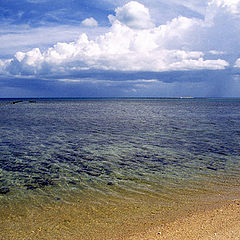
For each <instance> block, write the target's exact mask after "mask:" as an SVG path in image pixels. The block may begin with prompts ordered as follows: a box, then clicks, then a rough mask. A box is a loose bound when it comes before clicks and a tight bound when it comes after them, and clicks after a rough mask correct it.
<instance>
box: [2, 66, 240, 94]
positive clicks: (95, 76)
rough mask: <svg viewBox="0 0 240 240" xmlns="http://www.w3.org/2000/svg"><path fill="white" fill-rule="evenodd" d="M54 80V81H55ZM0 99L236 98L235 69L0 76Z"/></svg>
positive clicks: (239, 87) (238, 88) (239, 89)
mask: <svg viewBox="0 0 240 240" xmlns="http://www.w3.org/2000/svg"><path fill="white" fill-rule="evenodd" d="M56 79H57V80H56ZM0 89H1V92H0V97H2V98H3V97H129V96H133V97H135V96H138V97H181V96H192V97H237V96H240V81H239V73H238V72H237V71H236V70H232V69H227V70H217V71H213V70H211V71H210V70H201V71H200V70H199V71H175V72H162V73H159V72H111V71H82V72H80V73H79V72H78V73H75V74H71V76H67V75H64V76H62V75H61V76H56V75H55V76H51V77H50V76H49V77H48V78H47V79H41V77H39V78H34V79H33V78H6V77H0Z"/></svg>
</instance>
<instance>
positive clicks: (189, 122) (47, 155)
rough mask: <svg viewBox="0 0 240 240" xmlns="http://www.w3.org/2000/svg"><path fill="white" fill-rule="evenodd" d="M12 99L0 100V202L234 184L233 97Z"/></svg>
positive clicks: (236, 137)
mask: <svg viewBox="0 0 240 240" xmlns="http://www.w3.org/2000/svg"><path fill="white" fill-rule="evenodd" d="M14 101H16V100H13V99H11V100H2V101H0V196H1V198H0V199H1V202H0V203H1V204H2V205H4V204H6V202H7V201H21V199H25V198H26V197H27V196H35V198H36V197H38V198H45V197H46V199H48V200H49V201H58V200H61V199H63V198H64V197H65V196H69V195H71V194H78V195H81V194H83V195H84V194H86V193H89V192H100V193H102V194H104V195H105V196H107V195H109V196H115V197H116V198H124V197H125V196H126V193H127V192H129V193H138V194H144V195H148V194H149V195H154V196H157V197H159V198H160V199H163V200H164V199H165V200H167V201H173V200H174V199H176V197H178V196H179V198H180V197H181V195H182V194H183V192H184V194H186V192H187V193H188V194H190V195H191V194H194V193H195V192H204V191H212V192H214V189H216V188H215V187H214V186H216V185H218V186H220V187H221V186H228V185H229V186H232V184H233V183H235V184H236V187H238V186H239V185H238V184H239V173H240V127H239V126H240V111H239V109H240V101H239V100H224V99H221V100H213V99H211V100H206V99H205V100H203V99H202V100H193V99H189V100H185V99H184V100H166V99H165V100H156V99H155V100H143V99H132V100H123V99H114V100H111V99H107V100H106V99H98V100H97V99H95V100H94V99H92V100H87V99H84V100H83V99H81V100H80V99H78V100H76V99H75V100H74V99H68V100H66V99H58V100H53V99H48V100H46V99H45V100H39V99H36V101H35V100H34V101H31V102H29V101H28V100H24V101H23V102H16V103H15V104H11V103H13V102H14ZM206 183H207V184H206Z"/></svg>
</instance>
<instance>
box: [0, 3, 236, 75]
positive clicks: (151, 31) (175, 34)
mask: <svg viewBox="0 0 240 240" xmlns="http://www.w3.org/2000/svg"><path fill="white" fill-rule="evenodd" d="M218 1H220V0H214V1H212V2H211V3H210V4H209V7H208V11H207V15H206V19H204V20H202V19H196V18H187V17H183V16H179V17H177V18H174V19H172V20H171V21H169V22H167V23H166V24H163V25H160V26H157V27H155V26H154V25H153V23H152V21H151V17H150V14H149V10H148V9H147V8H146V7H145V6H144V5H142V4H140V3H138V2H135V1H131V2H129V3H127V4H126V5H124V6H123V7H119V8H117V9H116V11H115V12H116V14H115V16H110V17H109V18H110V20H111V23H112V26H111V28H110V29H109V31H108V32H107V33H105V34H101V35H99V36H97V37H96V38H95V39H94V40H90V39H89V38H88V36H87V35H86V34H81V36H80V37H79V39H78V40H77V41H72V42H70V43H65V42H62V43H61V42H58V43H57V44H55V45H54V46H53V47H50V48H48V49H47V50H45V51H40V49H37V48H34V49H33V50H31V51H27V52H17V53H16V54H15V57H14V58H13V59H12V60H11V61H10V62H9V61H8V62H2V63H1V64H0V65H1V66H2V67H1V68H2V69H5V71H8V72H10V73H11V74H18V75H20V74H22V75H24V74H26V75H29V74H30V75H31V74H39V75H41V74H42V75H43V74H52V73H64V74H71V73H72V72H74V73H75V72H78V71H82V70H89V69H100V70H115V71H172V70H197V69H213V70H218V69H224V68H226V67H228V66H229V64H228V62H227V61H226V60H224V59H220V58H217V56H216V55H218V54H217V53H219V54H220V53H221V52H227V51H228V50H229V49H230V46H229V42H231V43H232V41H233V40H232V39H230V40H229V38H228V37H229V35H230V36H235V35H240V34H239V33H240V31H237V28H234V31H235V30H236V32H234V31H233V30H232V28H231V27H232V25H231V24H232V23H234V24H235V23H236V19H235V18H234V17H232V16H233V15H235V14H236V13H235V12H236V11H235V10H234V11H229V10H226V9H225V8H226V6H225V5H224V4H218ZM221 2H223V1H221ZM234 4H235V3H233V5H232V6H235V5H234ZM213 5H214V6H216V7H217V9H214V10H212V6H213ZM229 6H230V5H227V7H229ZM227 9H228V8H227ZM234 9H235V8H234ZM219 12H221V13H222V12H224V14H225V15H224V16H229V18H228V19H230V20H229V22H227V21H226V22H225V23H226V25H224V26H221V25H222V24H223V23H224V20H225V19H222V18H220V17H219ZM209 16H211V18H210V17H209ZM216 16H218V17H216ZM209 19H210V20H211V21H210V20H209ZM232 19H233V20H232ZM220 20H221V21H220ZM230 25H231V26H230ZM234 26H236V24H235V25H234ZM222 28H223V29H226V30H229V32H228V33H229V35H228V36H226V37H225V38H224V37H222V38H220V39H221V41H219V39H218V38H217V39H216V37H219V36H220V35H221V34H222V32H221V30H222ZM238 38H239V37H237V39H238ZM238 44H239V43H238V42H237V43H236V44H235V45H234V47H236V46H238ZM205 53H206V54H209V53H210V54H212V56H211V59H207V58H206V56H207V55H206V54H205ZM214 57H216V59H213V58H214ZM2 71H3V70H2Z"/></svg>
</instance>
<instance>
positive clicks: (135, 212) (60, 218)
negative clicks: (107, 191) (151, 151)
mask: <svg viewBox="0 0 240 240" xmlns="http://www.w3.org/2000/svg"><path fill="white" fill-rule="evenodd" d="M85 204H86V202H82V203H81V202H78V203H76V204H73V205H72V204H65V203H64V204H58V205H56V204H54V205H48V206H45V207H43V208H38V209H37V208H33V209H28V210H27V211H24V208H23V209H22V206H21V209H17V208H16V209H15V210H14V209H12V213H11V214H6V211H8V210H7V209H5V210H6V211H4V209H1V210H2V211H1V220H2V221H1V224H0V226H1V234H0V239H1V240H10V239H12V240H15V239H16V240H17V239H23V240H30V239H31V240H35V239H38V240H41V239H44V240H48V239H49V240H55V239H56V240H57V239H65V240H155V239H156V240H158V239H168V240H171V239H172V240H178V239H181V240H182V239H183V240H185V239H186V240H197V239H202V240H204V239H218V240H228V239H234V240H236V239H240V200H219V201H216V202H215V203H210V202H209V203H207V204H204V205H201V204H199V205H195V207H190V208H186V209H185V210H184V209H182V210H180V211H179V209H176V214H174V213H173V212H172V214H171V215H168V216H167V215H165V217H163V214H162V213H160V212H158V211H157V210H156V209H157V208H155V210H154V207H151V208H150V204H151V203H149V204H146V206H144V205H143V206H142V207H141V206H140V205H135V207H134V206H133V205H128V206H126V205H122V206H121V205H118V206H117V207H116V205H108V206H106V207H105V208H104V206H103V205H102V206H100V207H98V206H96V205H95V206H94V205H91V204H90V205H88V204H86V205H85ZM25 207H27V206H25ZM148 209H149V211H148ZM13 210H14V211H13ZM25 210H26V208H25ZM166 216H167V217H166Z"/></svg>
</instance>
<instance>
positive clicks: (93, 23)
mask: <svg viewBox="0 0 240 240" xmlns="http://www.w3.org/2000/svg"><path fill="white" fill-rule="evenodd" d="M82 25H83V26H85V27H97V26H98V22H97V21H96V20H95V19H94V18H93V17H90V18H86V19H84V20H83V21H82Z"/></svg>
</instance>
